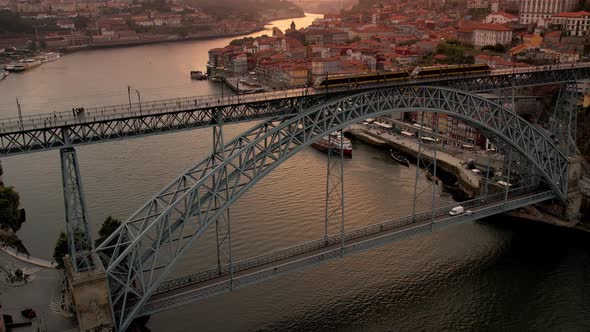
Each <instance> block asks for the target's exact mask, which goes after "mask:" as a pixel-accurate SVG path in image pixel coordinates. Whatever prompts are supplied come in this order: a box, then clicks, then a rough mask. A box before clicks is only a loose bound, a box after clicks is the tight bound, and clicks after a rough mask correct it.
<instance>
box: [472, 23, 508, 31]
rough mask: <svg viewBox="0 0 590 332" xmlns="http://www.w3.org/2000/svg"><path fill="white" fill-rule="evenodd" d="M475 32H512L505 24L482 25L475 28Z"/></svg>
mask: <svg viewBox="0 0 590 332" xmlns="http://www.w3.org/2000/svg"><path fill="white" fill-rule="evenodd" d="M474 29H475V30H492V31H512V29H510V28H509V27H507V26H505V25H503V24H495V23H481V24H478V25H476V26H475V28H474Z"/></svg>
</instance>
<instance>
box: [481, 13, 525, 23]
mask: <svg viewBox="0 0 590 332" xmlns="http://www.w3.org/2000/svg"><path fill="white" fill-rule="evenodd" d="M483 22H484V23H498V24H507V23H512V22H518V17H517V16H514V15H512V14H509V13H505V12H500V13H493V14H490V15H488V16H486V18H485V20H484V21H483Z"/></svg>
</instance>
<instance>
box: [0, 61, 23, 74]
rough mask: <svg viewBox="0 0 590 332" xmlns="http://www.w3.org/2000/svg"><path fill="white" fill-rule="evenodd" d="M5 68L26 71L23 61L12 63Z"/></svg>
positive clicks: (18, 71) (10, 70)
mask: <svg viewBox="0 0 590 332" xmlns="http://www.w3.org/2000/svg"><path fill="white" fill-rule="evenodd" d="M5 69H6V71H8V72H10V73H20V72H22V71H25V65H24V64H22V63H11V64H8V65H6V67H5Z"/></svg>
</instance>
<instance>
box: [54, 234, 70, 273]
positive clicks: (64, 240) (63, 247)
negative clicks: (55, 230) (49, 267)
mask: <svg viewBox="0 0 590 332" xmlns="http://www.w3.org/2000/svg"><path fill="white" fill-rule="evenodd" d="M69 250H70V249H69V246H68V237H67V236H66V233H64V232H61V233H59V237H58V238H57V242H56V243H55V247H54V248H53V260H54V261H55V263H57V268H58V269H62V270H63V269H65V266H64V257H65V255H67V254H68V253H69Z"/></svg>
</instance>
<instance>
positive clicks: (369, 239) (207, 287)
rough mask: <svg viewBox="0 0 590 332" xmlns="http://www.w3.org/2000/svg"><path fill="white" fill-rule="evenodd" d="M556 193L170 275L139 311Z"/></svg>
mask: <svg viewBox="0 0 590 332" xmlns="http://www.w3.org/2000/svg"><path fill="white" fill-rule="evenodd" d="M554 197H555V194H554V193H553V192H552V191H542V192H538V191H537V192H532V193H531V192H527V193H522V192H521V193H518V192H514V193H513V194H511V195H509V198H508V199H507V200H506V201H504V200H503V198H504V193H501V194H495V195H492V196H489V197H488V198H485V199H477V200H473V201H470V202H464V203H461V204H462V205H463V206H464V207H465V208H470V209H471V210H472V213H471V214H470V215H467V214H462V215H458V216H449V215H448V211H449V207H444V208H439V209H437V210H435V211H434V218H433V213H432V212H431V211H430V212H425V213H422V214H419V215H416V216H414V217H412V216H410V217H405V218H401V219H398V220H393V221H387V222H384V223H381V224H377V225H372V226H368V227H364V228H360V229H356V230H352V231H350V232H347V233H345V235H344V242H342V240H341V237H340V235H338V236H332V237H330V238H328V239H320V240H317V241H314V242H308V243H304V244H302V245H299V246H296V247H292V248H288V249H285V250H281V251H278V252H275V253H272V254H269V255H263V256H259V257H255V258H252V259H248V260H245V261H241V262H237V263H235V264H234V265H233V275H232V273H231V271H230V270H229V267H227V266H226V267H224V268H223V269H222V271H221V273H219V271H218V270H217V269H215V270H210V271H205V272H201V273H199V274H195V275H191V276H186V277H181V278H178V279H174V280H170V281H168V282H165V283H163V284H162V285H161V287H160V288H159V289H158V291H157V292H156V294H155V295H154V296H152V297H151V298H150V299H149V300H148V302H147V303H146V305H145V306H144V307H143V309H142V311H141V312H140V314H139V315H148V314H153V313H156V312H160V311H164V310H167V309H171V308H174V307H176V306H179V305H182V304H186V303H190V302H194V301H198V300H201V299H204V298H207V297H211V296H213V295H217V294H220V293H224V292H228V291H231V290H234V289H238V288H241V287H244V286H246V285H250V284H254V283H256V282H260V281H262V280H266V279H270V278H274V277H277V276H280V275H283V274H286V273H289V272H293V271H296V270H299V269H302V268H305V267H308V266H312V265H316V264H320V263H323V262H326V261H328V260H331V259H335V258H340V257H344V256H348V255H351V254H354V253H358V252H362V251H365V250H368V249H371V248H374V247H378V246H381V245H385V244H388V243H392V242H396V241H400V240H403V239H407V238H409V237H412V236H416V235H422V234H426V233H430V232H432V231H433V230H437V229H441V228H445V227H447V226H451V225H457V224H461V223H465V222H470V221H474V220H477V219H481V218H484V217H488V216H491V215H495V214H498V213H502V212H506V211H510V210H514V209H518V208H520V207H523V206H526V205H530V204H535V203H539V202H542V201H546V200H549V199H552V198H554ZM458 204H459V203H458Z"/></svg>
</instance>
